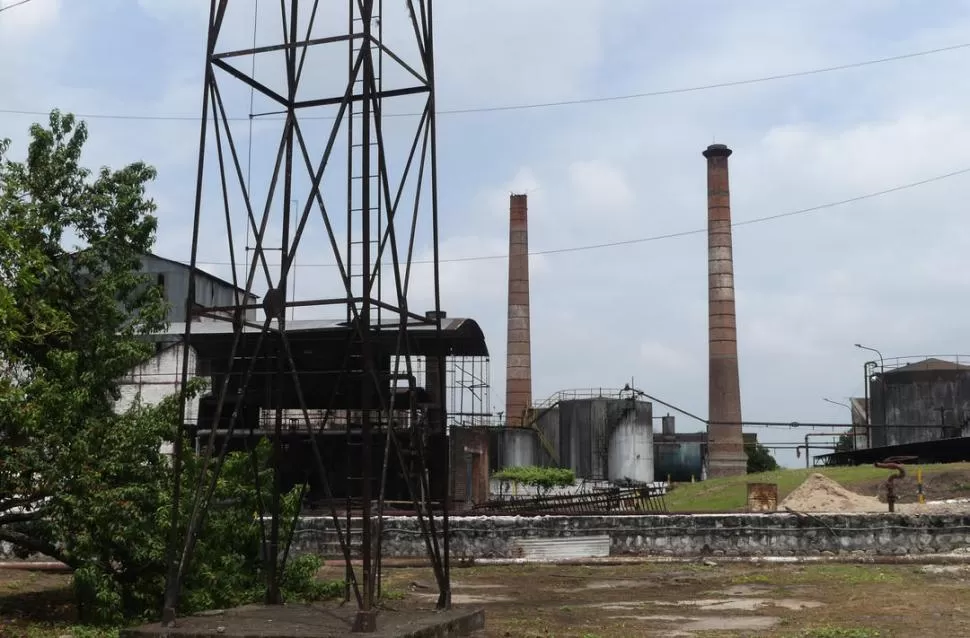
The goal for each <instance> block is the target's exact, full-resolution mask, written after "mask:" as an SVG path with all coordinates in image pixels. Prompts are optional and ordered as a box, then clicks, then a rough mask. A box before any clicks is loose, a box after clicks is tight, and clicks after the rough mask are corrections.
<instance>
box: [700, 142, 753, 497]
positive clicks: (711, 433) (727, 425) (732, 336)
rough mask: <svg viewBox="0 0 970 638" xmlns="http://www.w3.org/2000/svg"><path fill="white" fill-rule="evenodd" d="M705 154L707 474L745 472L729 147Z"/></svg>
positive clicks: (711, 148)
mask: <svg viewBox="0 0 970 638" xmlns="http://www.w3.org/2000/svg"><path fill="white" fill-rule="evenodd" d="M703 154H704V157H706V158H707V240H708V261H707V263H708V329H709V347H710V361H709V374H710V378H709V381H708V392H709V398H708V410H709V414H708V421H709V423H708V426H707V451H708V472H707V474H708V477H709V478H716V477H719V476H736V475H743V474H745V472H746V469H747V456H746V454H745V452H744V442H743V439H742V437H741V384H740V379H739V374H738V340H737V316H736V314H735V305H734V259H733V254H732V247H731V196H730V185H729V179H728V157H729V156H730V155H731V149H729V148H728V147H727V146H725V145H724V144H712V145H711V146H709V147H707V150H705V151H704V153H703Z"/></svg>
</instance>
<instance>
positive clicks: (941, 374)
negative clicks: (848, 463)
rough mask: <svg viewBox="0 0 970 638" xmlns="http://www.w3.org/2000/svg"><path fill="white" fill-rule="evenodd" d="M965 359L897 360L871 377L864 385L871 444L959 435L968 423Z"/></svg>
mask: <svg viewBox="0 0 970 638" xmlns="http://www.w3.org/2000/svg"><path fill="white" fill-rule="evenodd" d="M964 361H970V359H966V360H964ZM964 361H961V358H956V357H954V358H952V359H944V358H940V357H927V358H922V359H920V360H918V361H913V362H912V363H909V362H904V361H900V362H899V363H897V364H896V366H895V367H892V366H886V369H884V370H882V371H881V372H880V373H877V374H875V375H873V376H872V377H871V379H870V384H869V392H870V397H871V400H870V405H871V416H870V418H871V420H872V446H873V447H883V446H893V445H905V444H909V443H918V442H922V441H935V440H939V439H947V438H953V437H959V436H961V434H963V430H964V429H965V428H966V426H967V423H968V421H970V365H967V364H966V363H965V362H964Z"/></svg>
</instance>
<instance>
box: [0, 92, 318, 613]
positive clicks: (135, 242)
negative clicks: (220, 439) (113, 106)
mask: <svg viewBox="0 0 970 638" xmlns="http://www.w3.org/2000/svg"><path fill="white" fill-rule="evenodd" d="M86 138H87V129H86V128H85V126H84V124H83V123H79V122H77V121H76V120H75V119H74V117H72V116H70V115H62V114H60V113H59V112H57V111H55V112H53V113H52V114H51V116H50V120H49V124H48V126H47V127H44V126H41V125H35V126H33V127H32V128H31V129H30V143H29V146H28V149H27V157H26V160H25V161H22V162H17V161H13V160H11V159H10V158H9V157H8V155H9V149H10V142H9V141H0V284H2V285H0V541H4V542H7V543H9V544H11V545H13V546H14V547H16V548H17V549H18V550H19V551H20V552H22V553H32V552H39V553H42V554H46V555H48V556H51V557H53V558H56V559H58V560H61V561H63V562H64V563H66V564H67V565H69V566H70V567H72V568H73V570H74V586H75V591H76V594H77V599H78V605H79V609H80V611H81V614H82V618H84V619H85V620H90V621H99V622H120V621H122V620H123V619H125V618H131V617H141V616H144V615H146V614H154V613H157V611H158V610H159V609H160V606H161V595H162V591H163V585H164V577H165V571H166V570H165V567H166V565H165V542H166V534H167V532H168V529H169V513H170V512H171V500H170V494H171V491H172V489H171V488H172V472H171V468H170V464H169V461H168V459H167V457H166V456H165V455H164V454H162V453H161V452H160V447H161V445H162V443H163V442H171V441H174V438H175V436H176V432H178V431H179V430H180V428H178V427H177V425H178V418H179V412H178V405H179V402H178V397H176V396H172V397H169V398H168V399H166V400H165V401H163V402H161V403H160V404H158V405H155V406H147V405H141V404H138V403H136V404H135V405H133V406H132V407H131V408H130V409H128V410H127V411H125V412H124V413H121V414H118V413H116V401H117V399H118V398H119V380H120V379H122V378H123V376H124V375H125V373H127V372H128V371H129V370H131V368H132V367H134V366H136V365H137V364H139V363H141V362H143V361H145V360H146V359H147V358H149V357H150V356H151V355H152V354H153V352H154V345H153V344H152V343H151V342H150V341H149V340H147V339H145V336H146V335H147V334H148V333H151V332H153V331H157V330H159V329H160V328H162V327H163V326H164V316H165V308H164V305H163V301H162V297H161V294H160V291H159V290H158V289H157V287H156V286H154V285H153V283H152V282H150V281H148V280H147V279H146V278H145V277H144V276H143V275H141V274H140V273H139V270H140V256H141V255H142V254H144V253H146V252H149V251H150V249H151V247H152V244H153V241H154V238H155V231H156V224H157V222H156V219H155V217H154V215H153V213H154V211H155V205H154V203H153V202H152V201H151V200H150V199H149V198H148V197H147V196H146V187H147V185H148V183H149V182H151V180H153V179H154V177H155V171H154V169H152V168H151V167H150V166H147V165H146V164H143V163H140V162H139V163H134V164H131V165H129V166H126V167H124V168H122V169H120V170H116V171H112V170H109V169H107V168H102V169H101V170H100V171H98V172H97V173H92V172H90V171H88V170H87V169H85V168H83V167H82V166H81V163H80V162H81V151H82V148H83V146H84V143H85V140H86ZM67 244H74V246H72V247H71V248H70V249H68V248H66V245H67ZM200 389H201V388H199V387H193V388H191V391H192V392H193V393H197V392H199V391H200ZM266 456H267V453H266V450H265V446H264V447H263V448H261V449H260V451H259V458H258V459H257V460H258V465H259V467H263V468H265V458H266ZM201 471H202V469H201V467H200V463H199V460H198V459H196V458H194V457H193V456H192V455H191V454H190V455H189V457H188V459H187V461H186V472H185V474H184V480H185V485H184V487H185V489H186V492H187V493H191V490H190V489H189V488H190V487H192V486H193V485H194V481H195V480H197V478H198V476H199V474H200V472H201ZM263 471H265V469H264V470H263ZM263 479H264V480H263V483H262V484H263V485H266V484H268V480H267V479H268V477H263ZM215 498H216V501H217V502H219V503H229V504H230V505H228V506H225V505H223V506H221V507H220V508H218V509H217V510H215V511H213V513H212V514H211V515H210V516H209V517H208V519H207V524H206V528H205V530H203V534H202V539H201V540H200V542H199V545H198V547H197V551H196V560H195V561H194V562H193V564H192V569H191V570H190V572H189V573H188V574H187V575H186V578H185V590H184V592H185V593H184V595H183V599H182V600H183V606H182V608H183V609H184V610H186V611H191V610H194V609H201V608H206V607H212V606H223V605H227V606H228V605H233V604H239V603H241V602H247V601H250V600H254V599H256V598H258V596H259V591H260V590H261V586H262V579H263V574H262V571H261V569H260V565H259V560H258V557H259V546H260V543H259V539H260V524H259V521H258V520H257V519H255V518H254V513H255V512H257V511H259V509H260V503H259V502H258V501H257V497H256V492H255V490H254V489H253V471H252V465H251V463H250V460H249V458H248V457H246V456H241V457H240V456H239V455H236V456H234V457H232V458H230V459H228V461H227V463H226V465H225V468H224V470H223V475H222V477H221V478H220V481H219V484H218V490H217V492H216V495H215ZM284 501H285V507H286V511H287V512H290V513H293V512H294V510H295V508H296V507H297V505H298V504H297V502H296V495H295V494H291V495H288V496H287V497H286V498H285V499H284ZM307 561H310V562H311V563H312V559H301V560H300V561H297V563H296V564H294V565H293V569H295V570H296V571H295V572H293V573H298V574H303V575H304V576H305V575H306V574H312V572H313V571H314V570H313V569H312V566H313V565H312V564H310V563H308V562H307ZM308 567H309V568H308ZM286 582H287V583H289V584H290V586H291V587H290V590H291V591H290V593H291V594H292V595H296V596H303V595H319V594H321V593H322V592H321V591H319V590H318V589H316V588H314V586H313V585H312V583H311V581H310V579H308V578H303V579H299V578H298V579H294V578H293V577H290V578H288V579H286ZM294 583H296V584H294Z"/></svg>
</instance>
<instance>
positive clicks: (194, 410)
mask: <svg viewBox="0 0 970 638" xmlns="http://www.w3.org/2000/svg"><path fill="white" fill-rule="evenodd" d="M182 354H183V353H182V346H181V344H176V345H173V346H170V347H168V348H165V349H163V350H162V351H160V352H159V353H158V354H156V355H155V356H154V357H152V358H151V359H149V360H148V361H146V362H145V363H143V364H141V365H140V366H138V367H136V368H134V369H133V370H132V371H131V372H129V373H128V374H127V375H125V377H124V378H123V379H122V380H121V382H120V386H119V389H120V392H121V397H120V398H119V399H118V401H117V402H116V403H115V410H116V411H117V412H124V411H126V410H128V409H129V408H130V407H131V406H132V405H134V404H135V402H136V401H141V403H142V404H144V405H156V404H158V403H159V402H161V401H162V399H164V398H165V397H167V396H169V395H172V394H175V393H176V392H178V391H179V390H180V389H181V387H182ZM197 365H198V364H197V359H196V355H195V350H194V349H192V348H189V366H188V368H189V378H193V377H195V376H196V371H197V367H196V366H197ZM198 414H199V399H196V400H195V401H192V402H190V403H189V404H188V405H186V406H185V421H186V423H194V422H195V421H196V419H197V418H198ZM162 451H163V452H165V453H166V454H168V453H171V444H167V443H166V444H165V445H164V446H163V448H162Z"/></svg>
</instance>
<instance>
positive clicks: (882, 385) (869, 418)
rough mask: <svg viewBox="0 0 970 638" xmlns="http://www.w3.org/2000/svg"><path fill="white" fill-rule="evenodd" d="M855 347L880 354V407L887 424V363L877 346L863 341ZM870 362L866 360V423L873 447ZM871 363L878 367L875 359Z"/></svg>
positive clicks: (884, 422) (870, 444)
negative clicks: (865, 343) (872, 346)
mask: <svg viewBox="0 0 970 638" xmlns="http://www.w3.org/2000/svg"><path fill="white" fill-rule="evenodd" d="M855 347H856V348H859V349H860V350H868V351H869V352H875V353H876V354H877V355H879V390H880V391H879V407H880V408H881V413H882V424H883V425H885V424H886V386H885V381H884V379H883V375H884V374H885V372H886V364H885V362H884V361H883V358H882V353H881V352H879V351H878V350H876V349H875V348H870V347H869V346H864V345H862V344H861V343H857V344H855ZM869 363H870V362H868V361H867V362H866V366H865V371H866V425H868V426H869V427H868V428H866V429H867V430H868V439H869V447H872V406H871V405H870V400H871V397H870V396H869ZM871 363H872V367H876V362H875V361H873V362H871Z"/></svg>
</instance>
